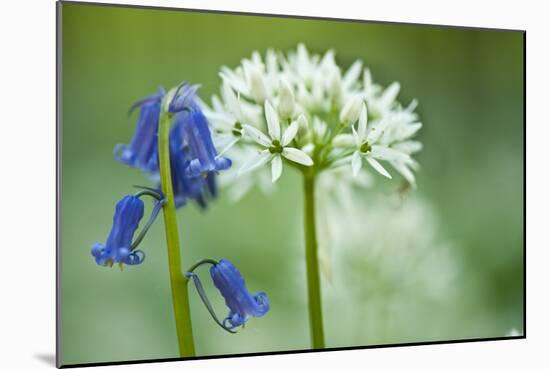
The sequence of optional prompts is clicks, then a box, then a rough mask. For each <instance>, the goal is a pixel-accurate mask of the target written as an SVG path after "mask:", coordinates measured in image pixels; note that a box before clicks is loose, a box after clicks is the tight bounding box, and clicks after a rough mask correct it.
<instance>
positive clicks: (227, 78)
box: [219, 66, 250, 96]
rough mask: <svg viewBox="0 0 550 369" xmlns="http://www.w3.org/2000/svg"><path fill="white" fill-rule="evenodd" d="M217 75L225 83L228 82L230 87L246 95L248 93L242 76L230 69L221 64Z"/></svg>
mask: <svg viewBox="0 0 550 369" xmlns="http://www.w3.org/2000/svg"><path fill="white" fill-rule="evenodd" d="M219 75H220V77H221V78H222V80H223V81H224V82H225V83H227V84H229V85H230V86H231V87H232V88H234V89H235V90H236V91H238V92H240V93H241V94H244V95H247V96H248V94H249V93H250V91H249V89H248V87H247V86H246V84H245V82H244V80H243V78H242V77H241V76H239V75H238V74H237V73H235V72H234V71H233V70H232V69H230V68H228V67H226V66H223V67H222V68H221V72H220V74H219Z"/></svg>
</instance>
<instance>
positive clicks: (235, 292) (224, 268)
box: [210, 259, 269, 329]
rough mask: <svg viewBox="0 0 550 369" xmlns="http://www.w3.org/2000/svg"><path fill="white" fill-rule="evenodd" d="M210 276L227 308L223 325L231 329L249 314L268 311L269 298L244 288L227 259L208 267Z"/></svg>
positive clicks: (237, 272)
mask: <svg viewBox="0 0 550 369" xmlns="http://www.w3.org/2000/svg"><path fill="white" fill-rule="evenodd" d="M210 276H211V277H212V280H213V282H214V285H215V286H216V288H217V289H218V290H219V291H220V293H221V294H222V296H223V298H224V299H225V304H226V305H227V307H228V308H229V314H228V316H227V318H225V319H224V320H223V325H224V326H225V327H226V328H228V329H232V328H235V327H238V326H241V325H243V324H244V323H245V322H246V321H247V320H248V319H249V318H250V317H251V316H253V317H261V316H263V315H265V314H266V313H267V312H268V311H269V299H268V298H267V295H266V294H265V293H264V292H260V293H257V294H256V295H252V294H251V293H250V292H248V290H247V289H246V285H245V282H244V279H243V277H242V276H241V273H240V272H239V271H238V270H237V268H236V267H235V266H234V265H233V264H232V263H231V262H230V261H228V260H226V259H221V260H220V261H219V263H217V264H214V265H212V267H210Z"/></svg>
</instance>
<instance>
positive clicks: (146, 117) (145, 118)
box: [114, 87, 165, 173]
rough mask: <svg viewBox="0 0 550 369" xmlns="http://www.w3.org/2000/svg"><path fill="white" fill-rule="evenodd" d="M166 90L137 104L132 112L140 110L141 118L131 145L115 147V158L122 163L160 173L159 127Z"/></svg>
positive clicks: (161, 89)
mask: <svg viewBox="0 0 550 369" xmlns="http://www.w3.org/2000/svg"><path fill="white" fill-rule="evenodd" d="M164 94H165V92H164V89H163V88H162V87H161V88H160V89H159V91H158V92H157V93H156V94H153V95H151V96H148V97H146V98H144V99H142V100H140V101H138V102H136V103H135V104H134V105H133V106H132V107H131V108H130V112H132V111H133V110H134V109H136V108H140V112H139V118H138V121H137V125H136V130H135V132H134V137H133V138H132V141H131V142H130V144H128V145H126V144H118V145H117V146H115V150H114V154H115V157H116V158H117V159H118V160H119V161H120V162H122V163H124V164H126V165H129V166H131V167H134V168H138V169H141V170H143V171H145V172H153V173H154V172H155V171H158V126H159V114H160V109H161V102H162V98H163V97H164Z"/></svg>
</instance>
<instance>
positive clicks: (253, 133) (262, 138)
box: [243, 124, 271, 147]
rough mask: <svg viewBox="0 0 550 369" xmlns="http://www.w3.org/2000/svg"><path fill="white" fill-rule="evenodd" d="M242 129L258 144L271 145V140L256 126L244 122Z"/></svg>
mask: <svg viewBox="0 0 550 369" xmlns="http://www.w3.org/2000/svg"><path fill="white" fill-rule="evenodd" d="M243 131H244V133H245V134H246V135H247V136H248V137H250V138H252V139H253V140H254V141H256V142H257V143H259V144H260V145H262V146H265V147H269V146H271V140H270V139H269V137H267V136H266V135H265V134H264V133H263V132H262V131H260V130H259V129H258V128H255V127H252V126H251V125H248V124H244V125H243Z"/></svg>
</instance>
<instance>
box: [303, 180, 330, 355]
mask: <svg viewBox="0 0 550 369" xmlns="http://www.w3.org/2000/svg"><path fill="white" fill-rule="evenodd" d="M304 231H305V244H306V273H307V295H308V307H309V325H310V331H311V345H312V347H313V348H314V349H321V348H325V336H324V333H323V314H322V309H321V281H320V277H319V260H318V257H317V236H316V229H315V176H314V174H313V173H311V172H309V173H308V172H306V173H304Z"/></svg>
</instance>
